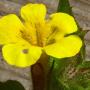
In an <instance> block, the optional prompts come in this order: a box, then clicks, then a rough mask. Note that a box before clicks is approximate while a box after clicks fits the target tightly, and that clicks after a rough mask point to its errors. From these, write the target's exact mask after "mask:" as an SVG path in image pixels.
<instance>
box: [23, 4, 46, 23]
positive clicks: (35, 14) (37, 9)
mask: <svg viewBox="0 0 90 90" xmlns="http://www.w3.org/2000/svg"><path fill="white" fill-rule="evenodd" d="M45 16H46V7H45V5H43V4H27V5H25V6H23V7H22V8H21V17H22V18H23V19H24V20H25V21H30V22H31V23H37V22H41V21H43V20H44V19H45Z"/></svg>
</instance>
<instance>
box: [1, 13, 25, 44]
mask: <svg viewBox="0 0 90 90" xmlns="http://www.w3.org/2000/svg"><path fill="white" fill-rule="evenodd" d="M22 27H23V25H22V23H21V21H20V20H19V18H18V17H17V16H16V15H14V14H9V15H7V16H3V17H2V18H1V19H0V44H6V43H10V42H16V41H18V40H17V39H18V38H20V37H21V33H20V31H21V30H22Z"/></svg>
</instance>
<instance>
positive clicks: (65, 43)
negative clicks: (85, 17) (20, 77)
mask: <svg viewBox="0 0 90 90" xmlns="http://www.w3.org/2000/svg"><path fill="white" fill-rule="evenodd" d="M81 46H82V41H81V39H80V38H79V37H78V36H75V35H70V36H68V37H65V38H64V39H63V40H62V41H60V42H57V43H54V44H51V45H48V46H46V47H44V50H45V52H46V53H47V54H48V55H50V56H53V57H56V58H66V57H72V56H74V55H76V54H77V53H78V52H79V51H80V48H81Z"/></svg>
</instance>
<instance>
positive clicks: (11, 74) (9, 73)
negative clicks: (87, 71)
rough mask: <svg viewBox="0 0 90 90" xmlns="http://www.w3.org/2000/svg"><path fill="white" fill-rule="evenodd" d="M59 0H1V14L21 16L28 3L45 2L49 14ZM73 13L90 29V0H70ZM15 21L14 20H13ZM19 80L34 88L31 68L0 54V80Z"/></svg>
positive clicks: (89, 40) (88, 47)
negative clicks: (6, 58) (15, 62)
mask: <svg viewBox="0 0 90 90" xmlns="http://www.w3.org/2000/svg"><path fill="white" fill-rule="evenodd" d="M58 1H59V0H0V16H3V15H7V14H9V13H15V14H17V15H19V16H20V14H19V13H20V8H21V7H22V6H23V5H25V4H27V3H44V4H46V6H47V14H50V13H53V12H56V10H57V6H58ZM70 4H71V6H72V10H73V13H74V15H75V17H76V19H77V21H78V23H79V24H80V26H81V27H82V28H83V30H90V0H70ZM12 21H13V20H12ZM85 42H86V51H87V52H86V59H87V60H89V59H90V32H88V34H87V35H86V36H85ZM8 79H10V80H18V81H19V82H21V83H22V84H23V86H24V87H25V88H26V90H32V79H31V73H30V68H25V69H19V68H15V67H12V66H9V65H8V64H7V63H5V62H4V61H3V60H2V57H1V56H0V81H2V82H3V81H6V80H8Z"/></svg>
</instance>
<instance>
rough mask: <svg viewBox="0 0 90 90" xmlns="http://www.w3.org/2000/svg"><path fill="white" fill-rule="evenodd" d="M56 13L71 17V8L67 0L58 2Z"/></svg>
mask: <svg viewBox="0 0 90 90" xmlns="http://www.w3.org/2000/svg"><path fill="white" fill-rule="evenodd" d="M57 12H64V13H68V14H70V15H72V16H73V14H72V8H71V7H70V4H69V0H59V5H58V9H57Z"/></svg>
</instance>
